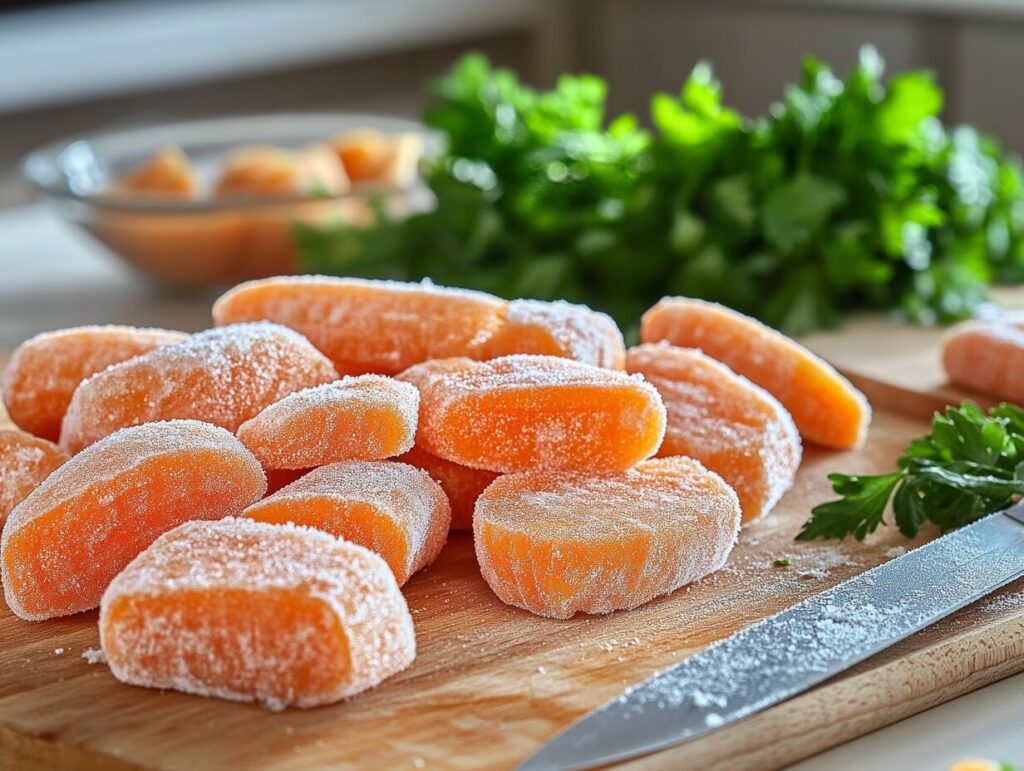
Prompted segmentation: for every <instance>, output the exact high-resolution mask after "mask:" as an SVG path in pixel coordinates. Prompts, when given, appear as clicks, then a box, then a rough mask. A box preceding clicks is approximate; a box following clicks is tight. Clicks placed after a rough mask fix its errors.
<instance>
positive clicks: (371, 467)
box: [243, 461, 451, 584]
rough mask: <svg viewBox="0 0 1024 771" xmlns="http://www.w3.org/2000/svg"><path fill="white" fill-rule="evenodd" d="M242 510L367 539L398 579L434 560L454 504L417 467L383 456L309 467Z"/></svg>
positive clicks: (266, 518) (358, 540) (357, 539)
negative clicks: (451, 504) (291, 480)
mask: <svg viewBox="0 0 1024 771" xmlns="http://www.w3.org/2000/svg"><path fill="white" fill-rule="evenodd" d="M243 516H246V517H249V518H251V519H256V520H259V521H261V522H270V523H277V524H280V523H286V522H292V523H294V524H296V525H308V526H310V527H315V528H317V529H318V530H324V531H326V532H328V533H330V534H332V535H335V536H338V537H339V538H344V539H345V540H346V541H351V542H352V543H357V544H359V545H360V546H365V547H366V548H367V549H370V550H372V551H374V552H376V553H377V554H379V555H380V556H381V557H383V558H384V560H385V561H386V562H387V563H388V566H389V567H390V568H391V570H392V571H393V572H394V574H395V578H396V579H397V580H398V583H399V584H404V583H405V582H406V581H408V580H409V578H410V576H412V574H413V573H415V572H416V571H418V570H420V569H422V568H424V567H426V566H427V565H429V564H430V563H431V562H433V561H434V559H436V557H437V555H438V554H440V553H441V548H442V547H443V546H444V541H445V538H447V536H448V524H449V522H450V521H451V511H450V509H449V507H448V499H447V498H446V497H445V494H444V491H443V490H442V489H441V487H440V485H438V484H437V482H435V481H434V480H433V479H431V478H430V476H429V475H428V474H427V473H426V472H425V471H422V470H421V469H418V468H414V467H413V466H409V465H406V464H405V463H394V462H388V461H348V462H345V463H332V464H331V465H329V466H321V467H320V468H317V469H313V470H312V471H310V472H309V473H308V474H306V475H304V476H303V477H301V478H300V479H298V480H297V481H295V482H292V483H291V484H290V485H288V486H286V487H284V488H282V489H281V490H279V491H278V492H276V493H274V494H273V495H271V496H269V497H267V498H264V499H263V500H262V501H260V502H259V503H254V504H253V505H252V506H250V507H249V508H247V509H246V510H245V512H243Z"/></svg>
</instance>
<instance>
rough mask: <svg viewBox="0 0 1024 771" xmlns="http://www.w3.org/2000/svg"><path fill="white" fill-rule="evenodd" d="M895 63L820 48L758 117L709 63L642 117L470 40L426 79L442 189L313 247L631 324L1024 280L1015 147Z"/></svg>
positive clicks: (1022, 198)
mask: <svg viewBox="0 0 1024 771" xmlns="http://www.w3.org/2000/svg"><path fill="white" fill-rule="evenodd" d="M883 74H884V62H883V61H882V59H881V57H880V56H879V54H878V52H877V51H876V50H875V49H873V48H870V47H865V48H864V49H863V50H862V51H861V54H860V57H859V58H858V61H857V64H856V65H855V66H854V68H853V70H852V71H851V72H850V73H849V74H848V75H847V77H846V78H845V79H840V78H839V77H838V76H837V75H836V74H835V73H833V71H832V70H831V69H830V68H829V67H828V66H827V65H826V64H825V63H823V62H821V61H819V60H817V59H815V58H813V57H808V58H807V59H806V60H805V61H804V63H803V70H802V72H801V73H799V77H798V78H797V82H795V83H794V84H793V85H790V86H788V87H786V89H785V90H784V91H783V93H782V94H781V96H780V99H779V101H778V102H776V103H775V104H774V105H773V106H772V107H771V109H770V110H769V112H768V114H767V115H765V116H763V117H760V118H756V119H750V118H746V117H744V116H742V115H740V114H739V113H737V112H736V111H735V110H732V109H730V108H729V107H728V105H727V104H726V102H725V100H724V96H723V87H722V84H720V83H719V82H718V80H716V78H715V76H714V72H713V70H712V68H711V66H710V64H708V63H705V62H702V63H700V64H698V65H697V66H696V67H695V68H694V69H693V71H692V72H691V73H690V74H689V77H687V78H686V79H685V82H684V83H683V85H682V87H681V88H680V90H679V91H678V92H677V93H674V94H665V93H662V94H656V95H654V96H653V97H652V99H651V102H650V125H651V126H652V128H651V129H650V130H647V129H645V128H644V127H643V126H642V125H641V122H640V121H639V120H638V119H637V118H636V117H634V116H632V115H622V116H609V115H607V114H606V109H605V104H606V99H607V97H608V87H607V84H606V83H605V82H604V81H602V80H601V79H600V78H596V77H593V76H589V75H580V76H571V75H566V76H563V77H561V78H559V80H558V82H557V84H556V85H555V87H554V88H553V89H550V90H535V89H533V88H530V87H528V86H526V85H525V84H523V83H521V82H520V81H519V79H518V78H517V77H516V75H515V74H514V73H513V72H511V71H509V70H506V69H502V68H495V67H492V66H491V64H490V63H489V62H488V61H487V60H486V59H485V58H484V57H482V56H480V55H479V54H470V55H467V56H465V57H463V58H462V59H461V60H460V61H459V62H457V63H456V64H455V66H454V67H453V68H452V69H451V70H450V71H449V72H448V73H447V74H445V75H444V76H443V77H441V78H440V79H438V80H437V81H436V82H435V83H433V84H432V86H431V88H430V98H429V104H428V108H427V110H426V113H425V115H424V121H425V122H426V124H427V125H428V126H430V127H431V128H433V129H435V130H436V131H438V132H439V133H440V134H441V135H442V137H441V138H442V139H443V140H444V141H443V147H444V150H443V151H442V152H441V153H440V154H439V155H438V156H436V157H433V158H428V159H426V161H425V162H424V164H423V165H422V168H423V172H422V176H423V182H424V183H425V185H426V186H427V187H428V188H429V190H430V193H432V195H433V199H434V201H435V205H434V208H433V209H432V210H430V211H426V212H422V211H421V212H419V213H416V214H412V215H411V216H399V215H389V214H387V213H385V212H384V211H383V210H382V211H381V212H380V216H378V217H376V218H372V219H371V220H370V222H369V224H366V223H363V224H359V225H356V224H344V223H340V222H339V223H337V224H327V225H317V226H304V227H297V228H296V230H295V244H296V247H297V251H298V254H299V257H300V260H301V263H302V266H303V267H304V268H305V269H307V270H309V271H312V272H317V273H328V274H338V275H356V276H369V277H382V276H383V277H390V278H399V279H410V280H415V279H420V278H423V277H430V278H431V279H433V280H434V281H435V282H437V283H440V284H446V285H452V286H464V287H469V288H473V289H480V290H483V291H487V292H492V293H494V294H497V295H501V296H504V297H523V296H532V297H536V298H539V299H555V298H562V299H567V300H570V301H575V302H585V303H587V304H589V305H591V306H593V307H595V308H597V309H599V310H603V311H606V312H608V313H610V314H611V315H612V316H613V317H615V319H616V320H617V321H618V322H619V324H620V325H621V326H622V327H623V328H624V329H627V330H628V329H633V328H635V327H636V324H637V321H638V319H639V316H640V314H641V313H642V312H643V311H644V310H645V309H646V308H648V307H650V305H652V304H653V303H654V302H656V301H657V300H658V299H660V298H661V297H662V296H663V295H665V294H666V293H677V294H685V295H688V296H696V297H703V298H705V299H709V300H715V301H718V302H722V303H725V304H727V305H730V306H732V307H733V308H735V309H737V310H739V311H741V312H744V313H747V314H750V315H753V316H756V317H757V318H759V319H761V320H762V321H764V322H765V323H767V324H769V325H771V326H774V327H776V328H779V329H781V330H782V331H784V332H786V333H788V334H799V333H802V332H807V331H810V330H812V329H816V328H820V327H831V326H835V325H836V324H838V323H840V322H841V321H842V319H843V318H844V317H845V315H846V314H847V313H848V312H850V311H852V310H855V309H860V308H874V309H880V310H885V311H893V312H896V313H898V314H900V315H902V316H903V317H905V318H907V319H909V320H910V321H914V322H921V323H934V322H947V321H953V320H957V319H961V318H966V317H967V316H969V315H971V313H972V311H973V310H974V309H975V308H977V307H978V305H979V304H980V303H982V302H983V301H984V299H985V292H986V290H987V287H988V285H989V284H990V283H991V282H992V281H993V280H1000V281H1015V282H1021V281H1024V216H1022V212H1024V173H1022V170H1021V164H1020V161H1019V160H1018V159H1017V158H1015V157H1012V156H1008V155H1005V154H1004V153H1003V152H1002V151H1001V150H1000V148H999V146H998V145H997V144H996V143H995V142H993V141H992V140H990V139H987V138H985V137H983V136H981V135H979V134H978V133H977V132H976V131H975V130H973V129H971V128H969V127H959V128H954V129H947V128H945V127H944V126H943V125H942V124H941V122H940V121H939V119H938V116H939V112H940V110H941V108H942V103H943V95H942V91H941V89H940V88H939V87H938V85H936V83H935V82H934V79H933V77H932V76H931V75H930V74H929V73H926V72H907V73H901V74H897V75H895V76H894V77H892V78H891V79H890V80H889V81H888V82H886V80H885V79H884V77H883ZM970 441H972V442H973V441H980V442H982V445H983V446H987V445H985V442H987V441H989V440H988V439H984V438H977V439H971V440H970ZM919 492H920V493H922V494H923V490H919ZM905 495H909V493H906V494H905ZM908 500H909V498H908ZM905 521H906V522H910V521H911V520H905Z"/></svg>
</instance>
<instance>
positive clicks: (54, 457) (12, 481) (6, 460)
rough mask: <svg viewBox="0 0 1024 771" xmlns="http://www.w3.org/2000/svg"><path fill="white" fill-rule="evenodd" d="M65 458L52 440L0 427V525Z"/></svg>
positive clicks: (65, 454)
mask: <svg viewBox="0 0 1024 771" xmlns="http://www.w3.org/2000/svg"><path fill="white" fill-rule="evenodd" d="M67 459H68V454H67V453H66V452H64V451H63V450H62V449H61V448H60V447H58V446H57V445H55V444H54V443H53V442H48V441H46V440H45V439H40V438H39V437H36V436H32V435H31V434H25V433H22V432H21V431H0V526H2V525H3V523H4V522H5V521H6V520H7V515H8V514H10V513H11V510H12V509H13V508H14V507H15V506H17V505H18V504H19V503H21V502H22V501H23V500H25V498H27V497H28V494H29V493H31V492H32V491H33V490H35V489H36V487H38V486H39V484H40V483H41V482H42V481H43V480H44V479H46V477H48V476H49V475H50V474H51V473H53V471H54V470H55V469H56V468H57V467H58V466H60V465H61V464H62V463H64V462H65V461H66V460H67Z"/></svg>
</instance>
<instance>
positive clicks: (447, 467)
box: [395, 445, 498, 530]
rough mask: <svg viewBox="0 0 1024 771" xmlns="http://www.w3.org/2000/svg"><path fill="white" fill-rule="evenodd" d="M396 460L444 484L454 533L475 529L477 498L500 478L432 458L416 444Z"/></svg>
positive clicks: (432, 456)
mask: <svg viewBox="0 0 1024 771" xmlns="http://www.w3.org/2000/svg"><path fill="white" fill-rule="evenodd" d="M395 460H399V461H401V462H402V463H408V464H409V465H410V466H415V467H416V468H421V469H423V470H424V471H426V472H427V473H428V474H430V477H431V479H433V480H435V481H436V482H437V483H438V484H439V485H441V489H442V490H444V494H445V495H446V496H448V503H449V505H450V506H451V509H452V525H451V529H452V530H472V529H473V507H474V506H475V505H476V499H477V498H479V497H480V493H482V492H483V491H484V490H486V489H487V485H489V484H490V483H491V482H493V481H494V480H495V479H497V478H498V475H497V474H496V473H495V472H493V471H485V470H484V469H478V468H470V467H469V466H461V465H459V464H458V463H452V462H451V461H450V460H445V459H444V458H439V457H437V456H436V455H431V454H430V453H429V452H427V451H426V450H424V449H423V448H422V447H419V446H417V445H413V448H412V449H411V450H409V452H407V453H406V454H405V455H400V456H399V457H397V458H396V459H395Z"/></svg>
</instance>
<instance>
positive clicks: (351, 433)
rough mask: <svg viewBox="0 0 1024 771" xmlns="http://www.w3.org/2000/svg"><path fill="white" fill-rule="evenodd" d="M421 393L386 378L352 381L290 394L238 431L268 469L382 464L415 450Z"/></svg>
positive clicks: (367, 377)
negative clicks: (357, 462)
mask: <svg viewBox="0 0 1024 771" xmlns="http://www.w3.org/2000/svg"><path fill="white" fill-rule="evenodd" d="M419 402H420V395H419V392H418V391H417V390H416V388H415V387H414V386H412V385H410V384H409V383H404V382H402V381H400V380H394V379H393V378H389V377H382V376H380V375H360V376H358V377H346V378H344V379H343V380H337V381H335V382H333V383H327V384H325V385H321V386H315V387H313V388H306V389H303V390H301V391H296V392H295V393H292V394H289V395H288V396H286V397H284V398H283V399H282V400H281V401H279V402H275V403H274V404H271V405H270V406H269V407H266V408H265V409H264V410H263V411H262V412H260V413H259V414H258V415H256V417H254V418H251V419H249V420H247V421H246V422H245V423H243V424H242V425H241V426H240V427H239V429H238V438H239V439H241V440H242V443H243V444H245V446H246V447H248V448H249V449H250V450H252V451H253V454H254V455H255V456H256V457H257V458H259V459H260V462H261V463H262V464H263V465H264V466H265V467H266V468H272V469H302V468H310V467H312V466H323V465H325V464H327V463H336V462H338V461H343V460H380V459H383V458H390V457H392V456H394V455H400V454H401V453H403V452H405V451H406V450H408V449H409V448H410V447H412V443H413V440H414V438H415V436H416V419H417V414H418V412H419Z"/></svg>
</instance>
